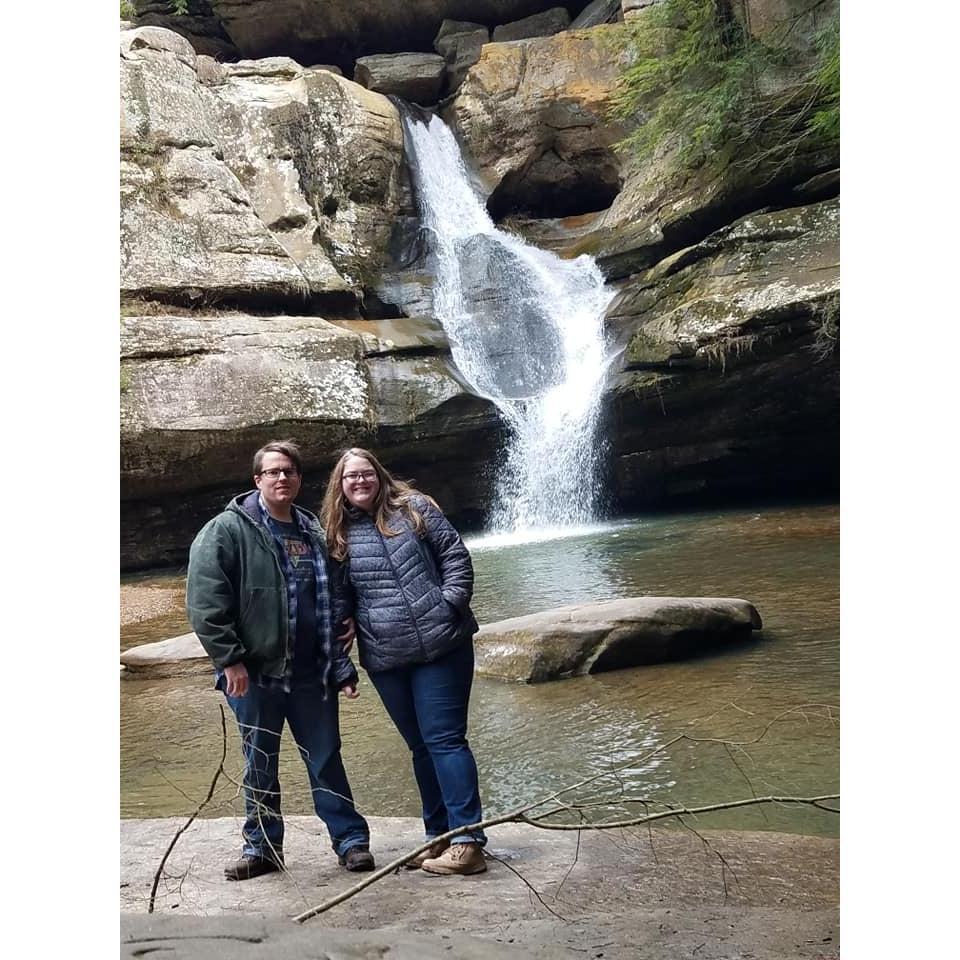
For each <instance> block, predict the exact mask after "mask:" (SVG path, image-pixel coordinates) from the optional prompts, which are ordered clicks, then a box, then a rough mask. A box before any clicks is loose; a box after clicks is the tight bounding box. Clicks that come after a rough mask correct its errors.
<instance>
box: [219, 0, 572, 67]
mask: <svg viewBox="0 0 960 960" xmlns="http://www.w3.org/2000/svg"><path fill="white" fill-rule="evenodd" d="M586 5H587V2H586V0H574V2H571V3H569V4H564V6H566V7H567V8H568V10H569V12H570V14H571V15H576V14H578V13H579V12H580V11H581V10H582V9H583V8H584V7H585V6H586ZM211 6H212V8H213V10H214V12H215V13H216V15H217V17H218V18H219V20H220V22H221V23H222V24H223V27H224V29H225V31H226V33H227V34H228V35H229V37H230V38H231V40H232V41H233V42H234V43H235V44H236V46H237V47H238V48H239V49H240V51H241V53H242V54H243V55H244V56H247V57H265V56H274V55H276V54H286V55H287V56H291V57H294V58H295V59H297V60H298V61H300V62H301V63H305V64H312V63H335V64H338V65H339V66H340V67H342V68H343V69H344V71H345V72H347V71H348V70H351V69H352V66H353V62H354V60H356V59H357V58H358V57H363V56H367V55H370V54H378V53H399V52H409V51H428V50H431V49H432V44H433V40H434V37H435V36H436V34H437V30H438V28H439V27H440V24H441V23H442V22H443V21H444V20H446V19H449V20H459V21H472V22H479V23H482V24H484V25H485V26H488V27H493V26H496V25H498V24H502V23H508V22H511V21H514V20H519V19H521V18H523V17H527V16H530V15H531V14H536V13H540V12H542V11H544V10H547V9H549V8H551V7H556V6H557V3H556V0H404V2H403V3H398V4H386V3H383V2H381V0H325V2H324V3H317V4H304V3H302V2H300V0H271V2H270V3H263V2H260V0H211Z"/></svg>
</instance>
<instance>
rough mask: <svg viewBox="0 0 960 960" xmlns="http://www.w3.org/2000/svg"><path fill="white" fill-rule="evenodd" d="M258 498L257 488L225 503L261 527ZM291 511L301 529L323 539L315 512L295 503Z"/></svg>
mask: <svg viewBox="0 0 960 960" xmlns="http://www.w3.org/2000/svg"><path fill="white" fill-rule="evenodd" d="M259 498H260V491H259V490H250V491H248V492H247V493H241V494H240V495H239V496H236V497H234V498H233V499H232V500H231V501H230V502H229V503H228V504H227V509H228V510H233V511H234V512H236V513H239V514H240V515H241V516H244V517H246V518H247V519H248V520H250V521H251V522H252V523H255V524H256V525H257V526H258V527H262V526H263V521H262V519H261V517H260V503H259ZM293 511H294V513H295V515H296V518H297V523H298V524H299V526H300V529H301V530H309V531H310V532H311V533H313V534H315V535H316V536H318V537H319V538H320V539H321V540H322V539H323V529H322V527H321V526H320V520H319V519H318V518H317V516H316V514H313V513H311V512H310V511H309V510H307V509H305V508H304V507H301V506H298V505H297V504H293Z"/></svg>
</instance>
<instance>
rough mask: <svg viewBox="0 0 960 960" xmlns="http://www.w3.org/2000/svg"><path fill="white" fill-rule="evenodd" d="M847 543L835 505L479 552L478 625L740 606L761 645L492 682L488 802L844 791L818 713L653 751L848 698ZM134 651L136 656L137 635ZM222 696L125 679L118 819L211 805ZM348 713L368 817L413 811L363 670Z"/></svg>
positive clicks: (686, 518) (347, 733)
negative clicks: (673, 607) (842, 677)
mask: <svg viewBox="0 0 960 960" xmlns="http://www.w3.org/2000/svg"><path fill="white" fill-rule="evenodd" d="M838 543H839V515H838V510H837V508H836V507H832V506H831V507H809V508H792V509H783V508H780V509H765V510H763V511H760V512H756V511H726V512H723V513H713V514H699V515H689V514H687V515H683V516H672V517H658V518H653V519H644V520H641V521H623V522H620V523H616V524H613V525H611V526H610V527H608V528H607V529H606V530H604V531H601V532H597V533H593V534H591V535H589V536H586V537H580V538H578V537H574V538H568V539H565V540H562V541H554V542H552V543H538V544H527V545H523V546H509V547H502V548H498V549H479V550H476V549H475V550H474V551H473V557H474V567H475V570H476V577H477V587H476V597H475V603H474V609H475V610H476V613H477V617H478V619H480V621H481V622H490V621H492V620H496V619H502V618H504V617H509V616H519V615H522V614H525V613H532V612H535V611H537V610H543V609H548V608H550V607H553V606H560V605H562V604H565V603H573V602H579V601H585V600H602V599H607V598H611V597H616V596H632V595H641V594H652V595H664V596H685V595H690V596H740V597H744V598H746V599H748V600H751V601H752V602H753V603H755V604H756V606H757V608H758V609H759V610H760V613H761V615H762V616H763V620H764V631H763V634H762V637H761V639H760V640H758V641H756V642H754V643H751V644H748V645H745V646H742V647H740V648H737V649H736V650H728V651H726V652H723V653H718V654H714V655H712V656H709V657H703V658H698V659H696V660H691V661H686V662H682V663H672V664H662V665H658V666H653V667H643V668H638V669H634V670H620V671H615V672H612V673H606V674H599V675H597V676H593V677H582V678H576V679H572V680H564V681H560V682H557V683H548V684H539V685H536V686H524V685H512V684H503V683H498V682H496V681H491V680H478V681H477V683H476V684H475V686H474V694H473V699H472V702H471V721H470V740H471V744H472V746H473V748H474V753H475V754H476V757H477V762H478V764H479V766H480V776H481V786H482V789H483V795H484V804H485V810H486V811H487V812H489V813H496V812H500V811H504V810H507V809H509V808H510V807H513V806H517V805H519V804H520V803H523V802H526V801H528V800H530V799H532V798H539V797H542V796H546V795H548V794H550V793H552V792H554V791H555V790H558V789H560V788H562V787H564V786H566V785H568V784H570V783H573V782H575V781H577V780H580V779H583V778H584V777H586V776H589V775H590V774H593V773H602V772H604V771H607V770H609V769H611V768H612V767H618V768H620V771H619V774H618V776H619V778H620V780H621V781H622V783H623V790H624V792H625V793H626V794H629V795H631V796H634V797H645V798H647V799H649V800H651V801H664V802H674V803H684V804H687V805H697V804H705V803H710V802H717V801H722V800H733V799H739V798H742V797H747V796H750V795H751V792H754V793H756V794H758V795H760V794H769V793H777V794H793V795H811V794H815V793H816V794H819V793H836V792H839V791H838V785H839V744H838V739H839V738H838V731H837V726H836V723H835V721H833V720H830V719H826V717H827V711H826V709H825V708H824V707H819V708H810V709H807V710H806V711H804V712H802V713H800V712H794V713H790V714H788V715H787V716H786V717H785V718H784V719H783V720H782V721H781V722H778V723H776V724H775V725H774V726H773V727H772V728H771V729H770V731H769V733H768V734H767V735H766V736H764V738H763V739H762V740H761V741H760V742H759V743H756V744H753V745H749V746H744V747H741V748H737V749H732V750H727V749H725V748H723V747H722V746H720V745H717V744H691V743H680V744H677V745H675V746H674V747H672V748H671V749H670V751H669V752H668V753H665V754H658V755H657V756H655V757H652V758H648V759H644V758H645V757H647V755H648V754H649V753H650V751H651V750H652V749H653V748H655V747H657V746H661V745H663V744H665V743H666V742H667V741H669V740H671V739H673V738H674V737H676V736H677V735H678V734H680V733H686V734H688V735H690V736H696V737H701V738H711V737H714V738H725V739H736V740H738V741H743V740H749V739H752V738H755V737H757V736H758V735H759V734H760V732H761V731H762V730H763V729H764V727H765V726H766V725H767V724H768V723H769V721H770V720H772V719H773V718H774V717H776V716H778V715H780V714H782V713H784V711H787V710H790V709H791V708H795V707H797V706H798V705H802V704H821V705H833V706H834V707H835V706H836V704H837V703H838V699H839V585H838V575H839V549H838ZM181 577H182V574H181ZM174 579H175V578H174ZM152 624H153V626H154V627H155V628H156V624H155V623H153V622H152ZM149 626H151V624H147V625H144V624H138V625H136V628H137V634H138V640H137V641H136V642H147V641H148V640H157V639H161V638H162V637H164V636H171V635H174V634H176V633H182V632H185V631H186V630H188V629H189V627H188V626H187V625H186V623H185V622H183V621H179V622H171V620H170V618H167V619H164V620H163V621H162V626H161V627H159V628H156V631H157V632H156V633H155V634H154V635H153V636H144V630H145V628H148V627H149ZM122 642H123V645H125V646H126V645H129V642H130V641H129V633H128V630H127V629H125V630H124V635H123V641H122ZM361 674H362V671H361ZM220 702H222V701H221V699H220V697H219V694H217V693H216V692H215V691H214V690H213V689H212V682H211V679H210V678H207V677H193V678H187V679H179V680H158V681H145V680H139V681H125V682H124V683H123V684H122V685H121V737H122V742H121V815H123V816H166V815H173V814H183V813H185V812H188V811H190V810H191V809H192V808H193V806H194V805H195V803H197V802H198V801H199V800H200V799H201V798H202V797H203V795H204V794H205V792H206V789H207V786H208V785H209V782H210V780H211V778H212V776H213V772H214V770H215V769H216V766H217V763H218V761H219V756H220V719H219V716H220V715H219V710H218V704H219V703H220ZM833 713H834V714H835V713H836V711H835V710H834V711H833ZM227 720H228V733H229V736H230V745H229V747H228V767H229V769H230V772H231V774H232V775H233V776H234V778H235V779H237V780H239V771H240V760H239V749H238V748H237V745H236V734H235V730H234V727H233V718H232V716H230V714H229V712H228V717H227ZM341 721H342V724H341V725H342V730H343V741H344V750H343V755H344V760H345V763H346V765H347V769H348V772H349V774H350V779H351V783H352V785H353V787H354V792H355V793H356V796H357V799H358V803H359V804H360V806H361V809H362V810H363V812H365V813H369V814H372V815H382V816H391V815H395V816H416V815H418V813H419V800H418V797H417V792H416V788H415V786H414V784H413V778H412V774H411V772H410V767H409V761H408V753H407V750H406V747H405V746H404V745H403V742H402V741H401V739H400V737H399V735H398V734H397V733H396V731H395V730H394V728H393V726H392V724H391V723H390V721H389V719H388V718H387V716H386V714H385V712H384V710H383V707H382V706H381V705H380V701H379V699H378V698H377V696H376V692H375V691H374V690H373V688H372V686H371V685H370V683H369V682H368V681H367V679H366V677H365V676H364V675H362V679H361V698H360V700H358V701H356V702H351V703H343V702H341ZM231 764H232V766H230V765H231ZM281 767H282V770H283V773H282V779H283V783H284V785H285V794H284V809H285V810H286V811H288V812H290V813H308V812H310V810H311V809H312V807H311V804H310V798H309V791H308V789H307V786H306V777H305V774H304V773H303V770H302V766H301V764H300V760H299V757H298V756H297V755H296V750H295V747H294V746H293V743H292V740H290V739H289V736H286V737H285V738H284V750H283V752H282V755H281ZM613 782H614V781H613V780H612V779H611V778H607V779H606V780H604V781H599V782H598V783H597V784H596V785H595V787H591V790H592V791H593V792H595V793H600V792H601V789H603V790H607V789H609V788H611V787H612V786H613ZM235 795H236V787H235V786H234V785H231V784H229V783H226V784H225V785H224V787H223V789H222V790H221V791H220V793H219V794H218V802H221V803H223V804H226V805H227V806H221V807H218V808H215V809H211V810H210V811H208V812H209V814H210V815H223V814H224V813H225V812H226V810H227V809H230V810H233V811H234V812H237V813H239V812H240V809H241V805H240V803H239V801H237V800H236V799H235ZM700 825H701V826H725V827H733V828H743V829H777V830H788V831H795V832H808V833H826V834H833V833H836V831H837V829H838V819H837V818H835V817H831V816H829V815H827V814H822V813H817V812H811V811H807V810H804V809H792V808H779V807H773V808H762V809H755V810H739V811H731V812H728V813H724V814H723V815H713V816H711V818H710V819H709V821H708V822H706V821H705V822H702V823H701V824H700Z"/></svg>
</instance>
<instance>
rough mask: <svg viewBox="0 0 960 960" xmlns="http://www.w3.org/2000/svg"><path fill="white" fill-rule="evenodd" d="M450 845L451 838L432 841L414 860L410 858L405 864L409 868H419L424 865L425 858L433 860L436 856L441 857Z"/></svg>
mask: <svg viewBox="0 0 960 960" xmlns="http://www.w3.org/2000/svg"><path fill="white" fill-rule="evenodd" d="M449 846H450V841H449V840H437V841H436V842H435V843H431V844H430V846H429V847H428V848H427V849H426V850H424V851H423V853H418V854H417V855H416V856H415V857H414V858H413V859H412V860H408V861H407V862H406V863H405V864H404V866H405V867H406V868H407V869H408V870H419V869H420V868H421V867H422V866H423V861H424V860H432V859H433V858H434V857H439V856H440V854H441V853H443V851H444V850H446V849H447V847H449Z"/></svg>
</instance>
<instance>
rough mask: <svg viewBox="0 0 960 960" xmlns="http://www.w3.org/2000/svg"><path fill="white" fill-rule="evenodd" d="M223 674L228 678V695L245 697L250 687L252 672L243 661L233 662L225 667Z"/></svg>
mask: <svg viewBox="0 0 960 960" xmlns="http://www.w3.org/2000/svg"><path fill="white" fill-rule="evenodd" d="M223 675H224V676H225V677H226V678H227V690H226V694H227V696H228V697H245V696H246V695H247V690H249V689H250V674H249V673H247V668H246V667H245V666H244V665H243V664H242V663H231V664H230V666H229V667H224V668H223Z"/></svg>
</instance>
